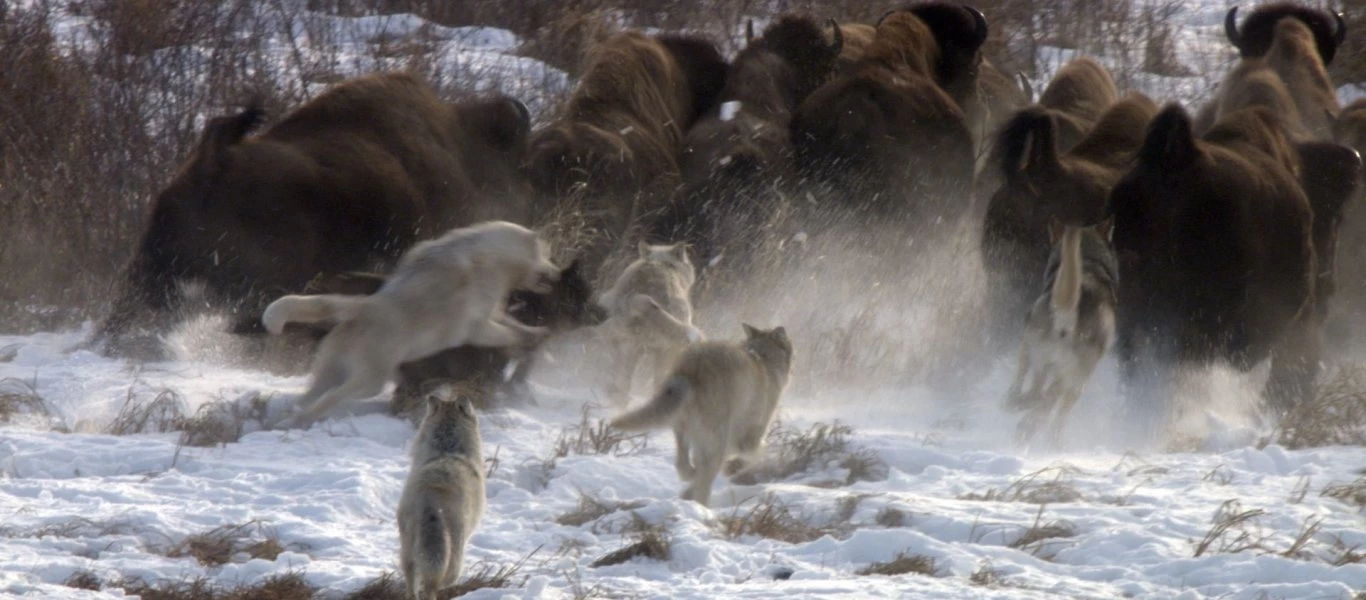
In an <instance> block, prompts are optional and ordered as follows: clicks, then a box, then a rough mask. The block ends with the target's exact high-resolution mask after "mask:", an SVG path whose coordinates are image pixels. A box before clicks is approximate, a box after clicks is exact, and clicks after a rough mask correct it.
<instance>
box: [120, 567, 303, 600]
mask: <svg viewBox="0 0 1366 600" xmlns="http://www.w3.org/2000/svg"><path fill="white" fill-rule="evenodd" d="M119 587H121V588H123V591H124V592H125V593H127V594H128V595H131V596H141V597H142V600H313V598H314V597H315V596H316V595H317V593H318V589H317V588H315V587H313V586H311V585H309V584H308V582H307V581H305V580H304V575H303V573H300V572H291V573H285V574H283V575H272V576H270V577H267V578H265V579H262V580H261V581H260V583H255V584H251V585H243V586H239V587H234V588H222V587H220V586H218V585H216V584H214V583H213V582H212V581H210V580H209V579H208V578H207V577H199V578H195V579H186V580H181V581H169V580H167V581H159V582H156V583H150V582H148V581H146V580H144V579H142V578H138V577H134V578H131V579H125V580H124V581H123V582H121V583H119Z"/></svg>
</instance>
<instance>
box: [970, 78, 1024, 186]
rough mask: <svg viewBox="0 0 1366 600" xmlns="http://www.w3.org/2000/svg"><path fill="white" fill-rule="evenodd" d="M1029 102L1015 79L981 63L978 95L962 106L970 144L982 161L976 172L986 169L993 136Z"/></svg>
mask: <svg viewBox="0 0 1366 600" xmlns="http://www.w3.org/2000/svg"><path fill="white" fill-rule="evenodd" d="M1031 101H1032V100H1031V98H1030V97H1029V92H1028V91H1027V90H1025V89H1023V88H1021V86H1020V83H1019V81H1018V80H1017V79H1016V78H1014V77H1010V76H1008V75H1006V74H1005V73H1002V72H1001V70H1000V69H997V68H996V66H995V65H992V64H991V63H990V62H988V61H986V60H983V61H982V66H981V67H980V69H979V72H978V75H977V93H976V94H975V95H974V96H973V97H972V98H971V99H970V100H969V101H968V104H967V106H964V107H963V110H964V112H965V114H966V116H967V119H968V126H969V127H971V128H972V137H973V141H975V142H976V143H977V156H978V157H979V158H980V159H981V160H980V162H979V163H978V168H979V169H981V168H983V167H985V166H986V164H987V162H986V160H985V158H986V156H988V155H990V154H991V150H990V146H991V145H992V144H991V142H992V140H991V139H990V137H991V135H992V133H993V132H995V131H998V130H999V129H1000V128H1001V126H1002V125H1005V123H1006V121H1008V120H1010V117H1011V115H1014V114H1015V112H1016V111H1018V110H1020V109H1022V108H1024V107H1025V106H1028V105H1029V103H1030V102H1031Z"/></svg>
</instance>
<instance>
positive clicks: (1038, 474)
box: [958, 466, 1081, 504]
mask: <svg viewBox="0 0 1366 600" xmlns="http://www.w3.org/2000/svg"><path fill="white" fill-rule="evenodd" d="M1050 473H1051V474H1053V478H1052V479H1044V477H1045V476H1046V475H1048V474H1050ZM1076 473H1077V470H1076V469H1075V468H1073V467H1069V466H1057V467H1046V468H1043V469H1039V470H1038V471H1034V472H1033V473H1029V474H1027V475H1024V476H1023V477H1020V478H1019V479H1016V480H1015V481H1013V482H1011V484H1010V485H1008V486H1006V487H1005V489H1001V490H998V489H996V488H988V489H987V490H986V491H984V492H971V493H968V494H964V495H962V496H959V497H958V499H959V500H981V501H986V502H1028V503H1030V504H1055V503H1059V502H1076V501H1078V500H1080V499H1081V492H1079V491H1077V488H1076V486H1074V485H1073V484H1072V482H1071V481H1068V480H1065V479H1063V477H1064V476H1070V475H1074V474H1076Z"/></svg>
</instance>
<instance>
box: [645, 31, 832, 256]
mask: <svg viewBox="0 0 1366 600" xmlns="http://www.w3.org/2000/svg"><path fill="white" fill-rule="evenodd" d="M828 24H829V26H830V33H829V35H827V34H826V33H825V32H824V31H823V30H822V27H821V25H820V23H818V22H817V21H816V20H814V19H812V18H811V17H808V16H799V15H784V16H782V17H780V18H779V19H778V20H777V21H775V22H774V23H773V24H771V25H769V26H768V28H766V29H765V30H764V32H763V36H762V37H760V38H757V39H753V40H751V41H750V43H749V45H748V46H747V47H746V48H745V49H744V50H742V51H741V52H740V53H739V55H737V56H736V57H735V60H734V61H733V62H732V64H731V69H730V75H729V77H728V79H727V82H726V87H725V89H723V90H722V92H721V96H720V101H721V104H720V106H719V107H718V109H714V110H713V111H712V112H711V113H710V114H708V115H707V116H706V117H704V118H703V119H702V120H700V121H698V122H697V124H696V125H694V126H693V127H692V129H690V130H689V131H688V133H687V137H686V138H685V139H684V143H683V151H682V153H681V156H680V163H681V167H682V177H683V189H682V191H681V193H680V194H679V195H678V196H677V197H676V198H675V199H674V201H673V202H672V203H671V204H670V206H669V209H668V210H667V211H665V212H664V214H662V215H660V216H659V217H658V218H656V219H654V220H653V224H652V226H651V232H650V233H651V235H650V237H651V238H652V241H653V242H656V243H661V244H663V243H672V242H677V241H686V242H688V243H689V244H691V246H692V250H693V252H694V254H695V255H696V256H697V257H698V258H699V262H701V263H702V264H707V263H709V262H710V261H711V259H712V258H713V257H717V256H721V255H725V257H726V264H727V267H726V268H727V270H728V271H733V270H734V269H736V268H742V267H744V266H745V265H747V263H748V261H747V260H746V259H745V258H743V255H744V254H747V252H745V251H744V249H746V248H749V247H751V246H753V245H755V244H757V243H760V242H762V241H763V238H764V237H765V236H764V235H763V234H760V233H758V232H760V231H761V230H762V229H764V227H765V226H766V225H769V224H771V223H772V221H773V220H774V219H775V218H776V216H777V215H779V214H781V212H782V206H781V205H782V203H783V196H784V194H783V193H781V192H780V191H777V189H776V188H778V187H780V186H783V185H785V184H787V183H788V182H790V181H791V179H792V177H791V171H792V169H791V164H790V163H791V159H792V157H791V144H790V143H789V139H788V122H789V120H790V119H791V116H792V111H794V110H796V108H797V105H798V104H799V103H800V102H801V101H802V100H803V99H805V98H806V96H807V95H809V94H810V93H811V92H812V91H813V90H815V89H816V88H817V87H818V86H820V85H821V84H822V83H824V82H825V81H826V80H828V79H829V78H830V76H831V75H832V74H833V73H834V71H835V69H836V62H837V60H838V58H839V56H840V52H841V49H842V46H843V42H844V38H843V33H842V31H841V28H840V27H839V26H838V25H837V24H836V23H835V22H834V21H833V20H832V21H830V22H829V23H828ZM704 279H705V277H704Z"/></svg>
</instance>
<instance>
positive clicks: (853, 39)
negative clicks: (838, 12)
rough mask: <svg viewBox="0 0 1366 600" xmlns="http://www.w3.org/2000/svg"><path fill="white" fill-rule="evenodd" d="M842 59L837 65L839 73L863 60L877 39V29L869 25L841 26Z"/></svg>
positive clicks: (848, 24) (840, 58)
mask: <svg viewBox="0 0 1366 600" xmlns="http://www.w3.org/2000/svg"><path fill="white" fill-rule="evenodd" d="M839 27H840V39H841V40H843V42H842V43H841V44H840V57H839V60H838V61H837V62H836V63H835V68H836V70H837V71H841V72H843V71H845V70H846V69H849V68H850V67H852V66H854V65H856V64H858V63H859V61H861V60H863V57H864V56H866V55H867V54H868V49H869V48H872V47H873V40H874V39H877V28H876V27H873V26H872V25H869V24H867V23H843V24H841V25H840V26H839Z"/></svg>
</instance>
